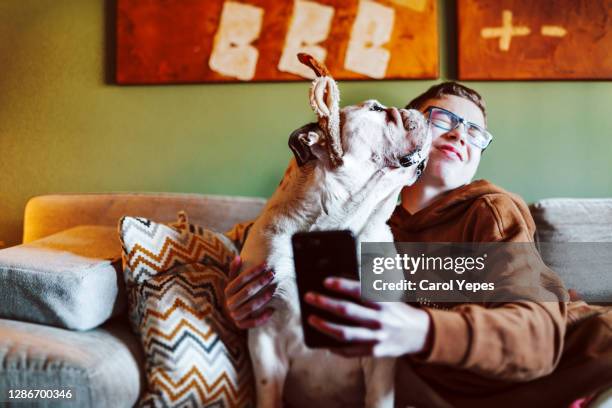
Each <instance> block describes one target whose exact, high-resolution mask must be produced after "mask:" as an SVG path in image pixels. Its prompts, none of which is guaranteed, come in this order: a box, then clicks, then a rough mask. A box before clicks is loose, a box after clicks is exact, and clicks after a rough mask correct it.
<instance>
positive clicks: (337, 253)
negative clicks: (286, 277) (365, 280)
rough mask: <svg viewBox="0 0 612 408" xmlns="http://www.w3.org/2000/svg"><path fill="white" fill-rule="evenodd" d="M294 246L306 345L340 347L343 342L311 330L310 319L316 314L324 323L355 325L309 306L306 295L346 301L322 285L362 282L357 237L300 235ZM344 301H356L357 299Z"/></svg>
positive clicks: (345, 233)
mask: <svg viewBox="0 0 612 408" xmlns="http://www.w3.org/2000/svg"><path fill="white" fill-rule="evenodd" d="M291 243H292V245H293V262H294V265H295V274H296V278H297V287H298V293H299V297H300V309H301V314H302V330H303V332H304V342H305V343H306V346H308V347H310V348H328V347H336V346H341V345H343V344H344V343H343V342H340V341H337V340H336V339H334V338H332V337H330V336H327V335H325V334H323V333H321V332H319V331H318V330H316V329H315V328H313V327H312V326H310V325H309V324H308V317H309V316H310V315H311V314H316V315H317V316H319V317H321V318H323V319H325V320H329V321H332V322H334V323H339V324H344V325H349V326H351V325H354V322H351V321H350V320H347V319H343V318H341V317H339V316H337V315H334V314H332V313H328V312H325V311H323V310H321V309H318V308H315V307H313V306H311V305H309V304H308V303H306V302H305V301H304V295H305V294H306V293H307V292H317V293H321V294H325V295H329V296H332V297H335V298H343V296H342V295H339V294H338V293H336V292H332V291H330V290H328V289H326V288H325V287H324V286H323V281H324V280H325V278H327V277H328V276H341V277H345V278H349V279H355V280H358V279H359V271H358V268H359V266H358V262H357V247H356V241H355V237H354V236H353V233H352V232H351V231H348V230H339V231H312V232H299V233H297V234H294V235H293V237H292V239H291ZM345 298H346V299H348V300H353V301H354V299H351V298H348V297H345Z"/></svg>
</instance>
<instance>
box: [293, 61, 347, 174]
mask: <svg viewBox="0 0 612 408" xmlns="http://www.w3.org/2000/svg"><path fill="white" fill-rule="evenodd" d="M298 59H299V60H300V62H302V63H303V64H305V65H307V66H308V67H310V68H311V69H312V70H313V71H314V72H315V74H316V75H317V78H315V80H314V81H313V82H312V86H311V88H310V106H311V107H312V109H313V110H314V112H315V113H316V114H317V118H318V119H319V126H320V128H321V129H322V130H323V131H324V132H325V136H326V139H327V143H326V145H327V150H328V153H329V159H330V161H331V164H332V166H340V165H341V164H342V155H343V154H344V152H343V150H342V142H341V140H340V91H339V90H338V84H336V81H335V80H334V79H333V78H332V77H331V75H330V73H329V70H328V69H327V68H326V67H325V65H324V64H323V63H321V62H319V61H317V60H316V59H315V58H314V57H312V56H311V55H309V54H304V53H300V54H298Z"/></svg>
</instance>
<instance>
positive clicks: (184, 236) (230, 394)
mask: <svg viewBox="0 0 612 408" xmlns="http://www.w3.org/2000/svg"><path fill="white" fill-rule="evenodd" d="M119 232H120V239H121V241H122V244H123V260H124V273H125V280H126V288H127V291H128V298H129V310H130V321H131V324H132V328H133V329H134V330H135V331H136V333H137V334H139V335H140V338H141V342H142V346H143V348H144V351H145V360H146V363H145V365H146V367H145V370H146V376H147V383H148V388H147V390H146V392H145V394H144V395H143V397H142V399H141V402H140V405H141V406H195V407H208V406H215V407H244V406H251V405H252V401H253V397H254V389H253V383H252V381H253V379H252V370H251V365H250V360H249V355H248V350H247V346H246V341H245V337H244V334H242V333H240V332H238V331H236V330H235V328H234V326H233V324H232V322H231V321H230V319H229V318H227V315H226V313H225V308H224V304H225V301H224V294H223V289H224V287H225V284H226V282H227V279H228V272H229V264H230V262H231V261H232V259H233V258H234V257H235V256H236V254H237V250H236V248H235V247H234V245H233V243H232V242H231V241H230V240H229V239H228V238H227V237H226V236H224V235H223V234H219V233H216V232H213V231H210V230H206V229H204V228H201V227H197V226H194V225H191V224H189V222H188V220H187V217H186V215H185V214H183V213H181V214H179V220H178V221H177V222H176V223H175V224H173V225H171V226H167V225H164V224H160V223H156V222H154V221H151V220H148V219H144V218H137V217H124V218H122V219H121V220H120V222H119Z"/></svg>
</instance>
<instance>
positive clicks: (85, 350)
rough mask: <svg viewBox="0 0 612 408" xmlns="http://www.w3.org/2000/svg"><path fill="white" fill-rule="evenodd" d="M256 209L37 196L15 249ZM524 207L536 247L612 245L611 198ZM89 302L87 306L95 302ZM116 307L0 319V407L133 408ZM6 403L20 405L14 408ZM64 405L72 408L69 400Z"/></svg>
mask: <svg viewBox="0 0 612 408" xmlns="http://www.w3.org/2000/svg"><path fill="white" fill-rule="evenodd" d="M264 203H265V200H264V199H261V198H246V197H226V196H212V195H198V194H139V193H113V194H60V195H46V196H39V197H35V198H32V199H31V200H30V201H29V202H28V203H27V205H26V208H25V214H24V233H23V243H24V244H27V243H32V242H36V241H37V240H40V239H42V238H44V237H48V236H50V235H52V234H54V233H57V232H60V231H63V230H67V229H69V228H72V227H75V226H79V225H102V226H112V227H115V226H116V225H117V221H118V219H119V218H120V217H121V216H123V215H137V216H143V217H147V218H150V219H154V220H158V221H162V222H170V221H174V220H175V219H176V214H177V212H178V211H180V210H185V211H186V212H187V213H188V214H189V217H190V220H191V221H192V222H194V223H196V224H199V225H203V226H207V227H209V228H212V229H216V230H218V231H226V230H228V229H229V228H230V227H231V226H232V225H234V224H235V223H237V222H241V221H245V220H249V219H253V218H255V217H256V216H257V214H258V213H259V212H260V211H261V209H262V206H263V204H264ZM530 208H531V210H532V214H533V216H534V219H535V221H536V224H537V228H538V230H537V234H536V238H537V239H538V240H540V241H545V242H556V241H559V242H563V241H572V242H577V241H582V242H612V199H546V200H542V201H539V202H536V203H534V204H532V205H531V206H530ZM109 239H110V240H111V241H112V242H107V243H105V245H106V246H107V247H108V246H109V245H110V246H111V247H112V246H113V245H115V248H116V252H117V256H119V254H120V244H119V242H118V239H117V238H116V237H113V238H109ZM113 240H114V241H113ZM0 252H1V251H0ZM553 255H554V253H553ZM545 261H546V262H550V263H552V264H556V265H557V266H556V270H557V272H558V273H559V274H560V275H561V277H562V279H564V280H565V281H566V282H569V283H570V284H568V286H570V287H574V288H575V289H576V290H577V291H578V292H579V293H581V294H585V293H586V294H587V295H588V294H592V295H593V296H595V298H596V299H599V300H602V301H603V300H606V298H607V299H610V298H612V285H610V279H609V278H608V281H607V282H603V283H602V282H601V280H600V279H598V281H597V282H595V283H594V282H592V281H591V278H590V277H589V271H588V270H586V271H585V270H581V271H579V273H578V274H576V269H575V268H572V265H568V264H567V260H564V261H563V262H561V263H559V262H556V260H555V259H545ZM113 265H114V266H115V269H116V271H117V274H118V275H117V276H118V278H117V290H116V293H117V296H124V294H123V292H122V288H121V282H122V279H121V275H120V262H118V261H116V260H115V262H114V263H113ZM606 283H607V285H606ZM0 284H2V282H0ZM0 301H2V299H0ZM91 301H92V302H95V296H93V297H92V299H91ZM118 304H120V305H121V304H122V302H118ZM120 309H121V310H119V313H114V312H113V313H114V316H112V317H110V318H109V319H108V320H107V321H106V322H105V323H104V324H102V325H100V326H99V327H96V328H94V329H90V330H85V331H75V330H67V329H65V328H60V327H53V326H49V325H44V324H40V323H32V322H24V321H17V320H12V319H6V318H4V319H3V318H0V392H1V393H0V406H2V405H3V404H8V406H11V404H10V403H8V402H7V400H6V396H5V394H6V390H8V389H28V388H32V384H37V385H39V386H45V387H46V388H59V389H61V388H62V387H71V388H72V389H73V390H74V392H75V393H76V394H78V395H77V397H78V398H77V400H78V405H77V406H79V407H130V406H133V405H134V404H135V403H136V402H137V400H138V397H139V395H140V393H141V391H142V390H143V386H144V382H143V381H144V377H143V370H142V367H143V356H142V352H141V348H140V344H139V341H138V339H137V338H136V336H135V335H134V334H133V333H132V332H131V331H130V328H129V325H128V322H127V318H126V315H125V306H124V305H123V306H122V307H121V308H120ZM0 317H1V316H0ZM2 398H4V399H2ZM45 404H49V405H48V406H62V402H61V401H57V400H55V401H47V402H39V403H38V405H36V406H46V405H45ZM14 405H15V406H18V407H23V406H25V405H24V404H23V403H19V402H18V403H15V404H14ZM65 405H66V406H75V405H74V404H73V402H65Z"/></svg>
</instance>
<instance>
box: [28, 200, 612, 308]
mask: <svg viewBox="0 0 612 408" xmlns="http://www.w3.org/2000/svg"><path fill="white" fill-rule="evenodd" d="M264 204H265V200H264V199H263V198H253V197H228V196H216V195H202V194H178V193H175V194H172V193H164V194H155V193H149V194H144V193H143V194H141V193H109V194H58V195H46V196H39V197H35V198H32V199H31V200H30V201H29V202H28V204H27V206H26V210H25V219H24V236H23V241H24V242H30V241H33V240H36V239H39V238H42V237H45V236H48V235H51V234H54V233H56V232H59V231H63V230H65V229H68V228H71V227H74V226H78V225H108V226H116V225H117V222H118V220H119V218H120V217H122V216H124V215H134V216H142V217H147V218H151V219H154V220H157V221H160V222H168V221H174V220H176V213H177V212H178V211H181V210H185V211H186V212H187V214H188V215H189V218H190V220H191V221H192V222H194V223H197V224H199V225H203V226H207V227H209V228H212V229H216V230H218V231H226V230H228V229H229V228H230V227H231V226H232V225H234V224H236V223H238V222H242V221H247V220H251V219H254V218H255V217H256V216H257V215H258V214H259V213H260V212H261V210H262V208H263V205H264ZM530 209H531V212H532V214H533V217H534V220H535V222H536V226H537V233H536V239H537V240H538V241H540V242H549V243H555V242H556V243H565V242H582V243H593V242H612V199H572V198H558V199H546V200H541V201H538V202H536V203H534V204H532V205H531V206H530ZM585 245H588V244H585ZM611 247H612V246H611ZM585 248H586V250H590V252H589V253H588V254H587V253H586V252H585ZM571 249H572V250H573V251H577V252H571V251H570V252H568V251H567V247H566V246H558V247H555V246H550V247H548V250H547V251H543V252H542V258H543V260H544V262H546V264H548V265H549V266H550V267H551V268H552V269H553V270H554V271H555V272H557V273H558V274H559V276H560V277H561V279H563V281H564V283H565V285H566V286H567V287H568V288H574V289H576V290H577V291H578V293H579V294H581V295H582V296H584V297H585V298H586V299H589V300H596V301H601V302H611V301H612V264H611V265H607V264H605V262H609V260H610V259H611V256H610V255H609V254H602V253H601V246H599V247H597V246H595V245H591V246H583V247H580V248H578V247H572V248H571ZM585 257H588V258H589V261H592V260H595V261H596V262H597V261H598V260H599V259H600V260H601V262H604V264H601V263H600V264H599V265H598V266H597V268H595V269H593V268H585V266H584V265H585V259H584V258H585ZM598 257H599V259H598ZM593 258H594V259H593ZM608 267H609V268H608ZM606 268H608V269H606ZM602 271H604V272H602Z"/></svg>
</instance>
